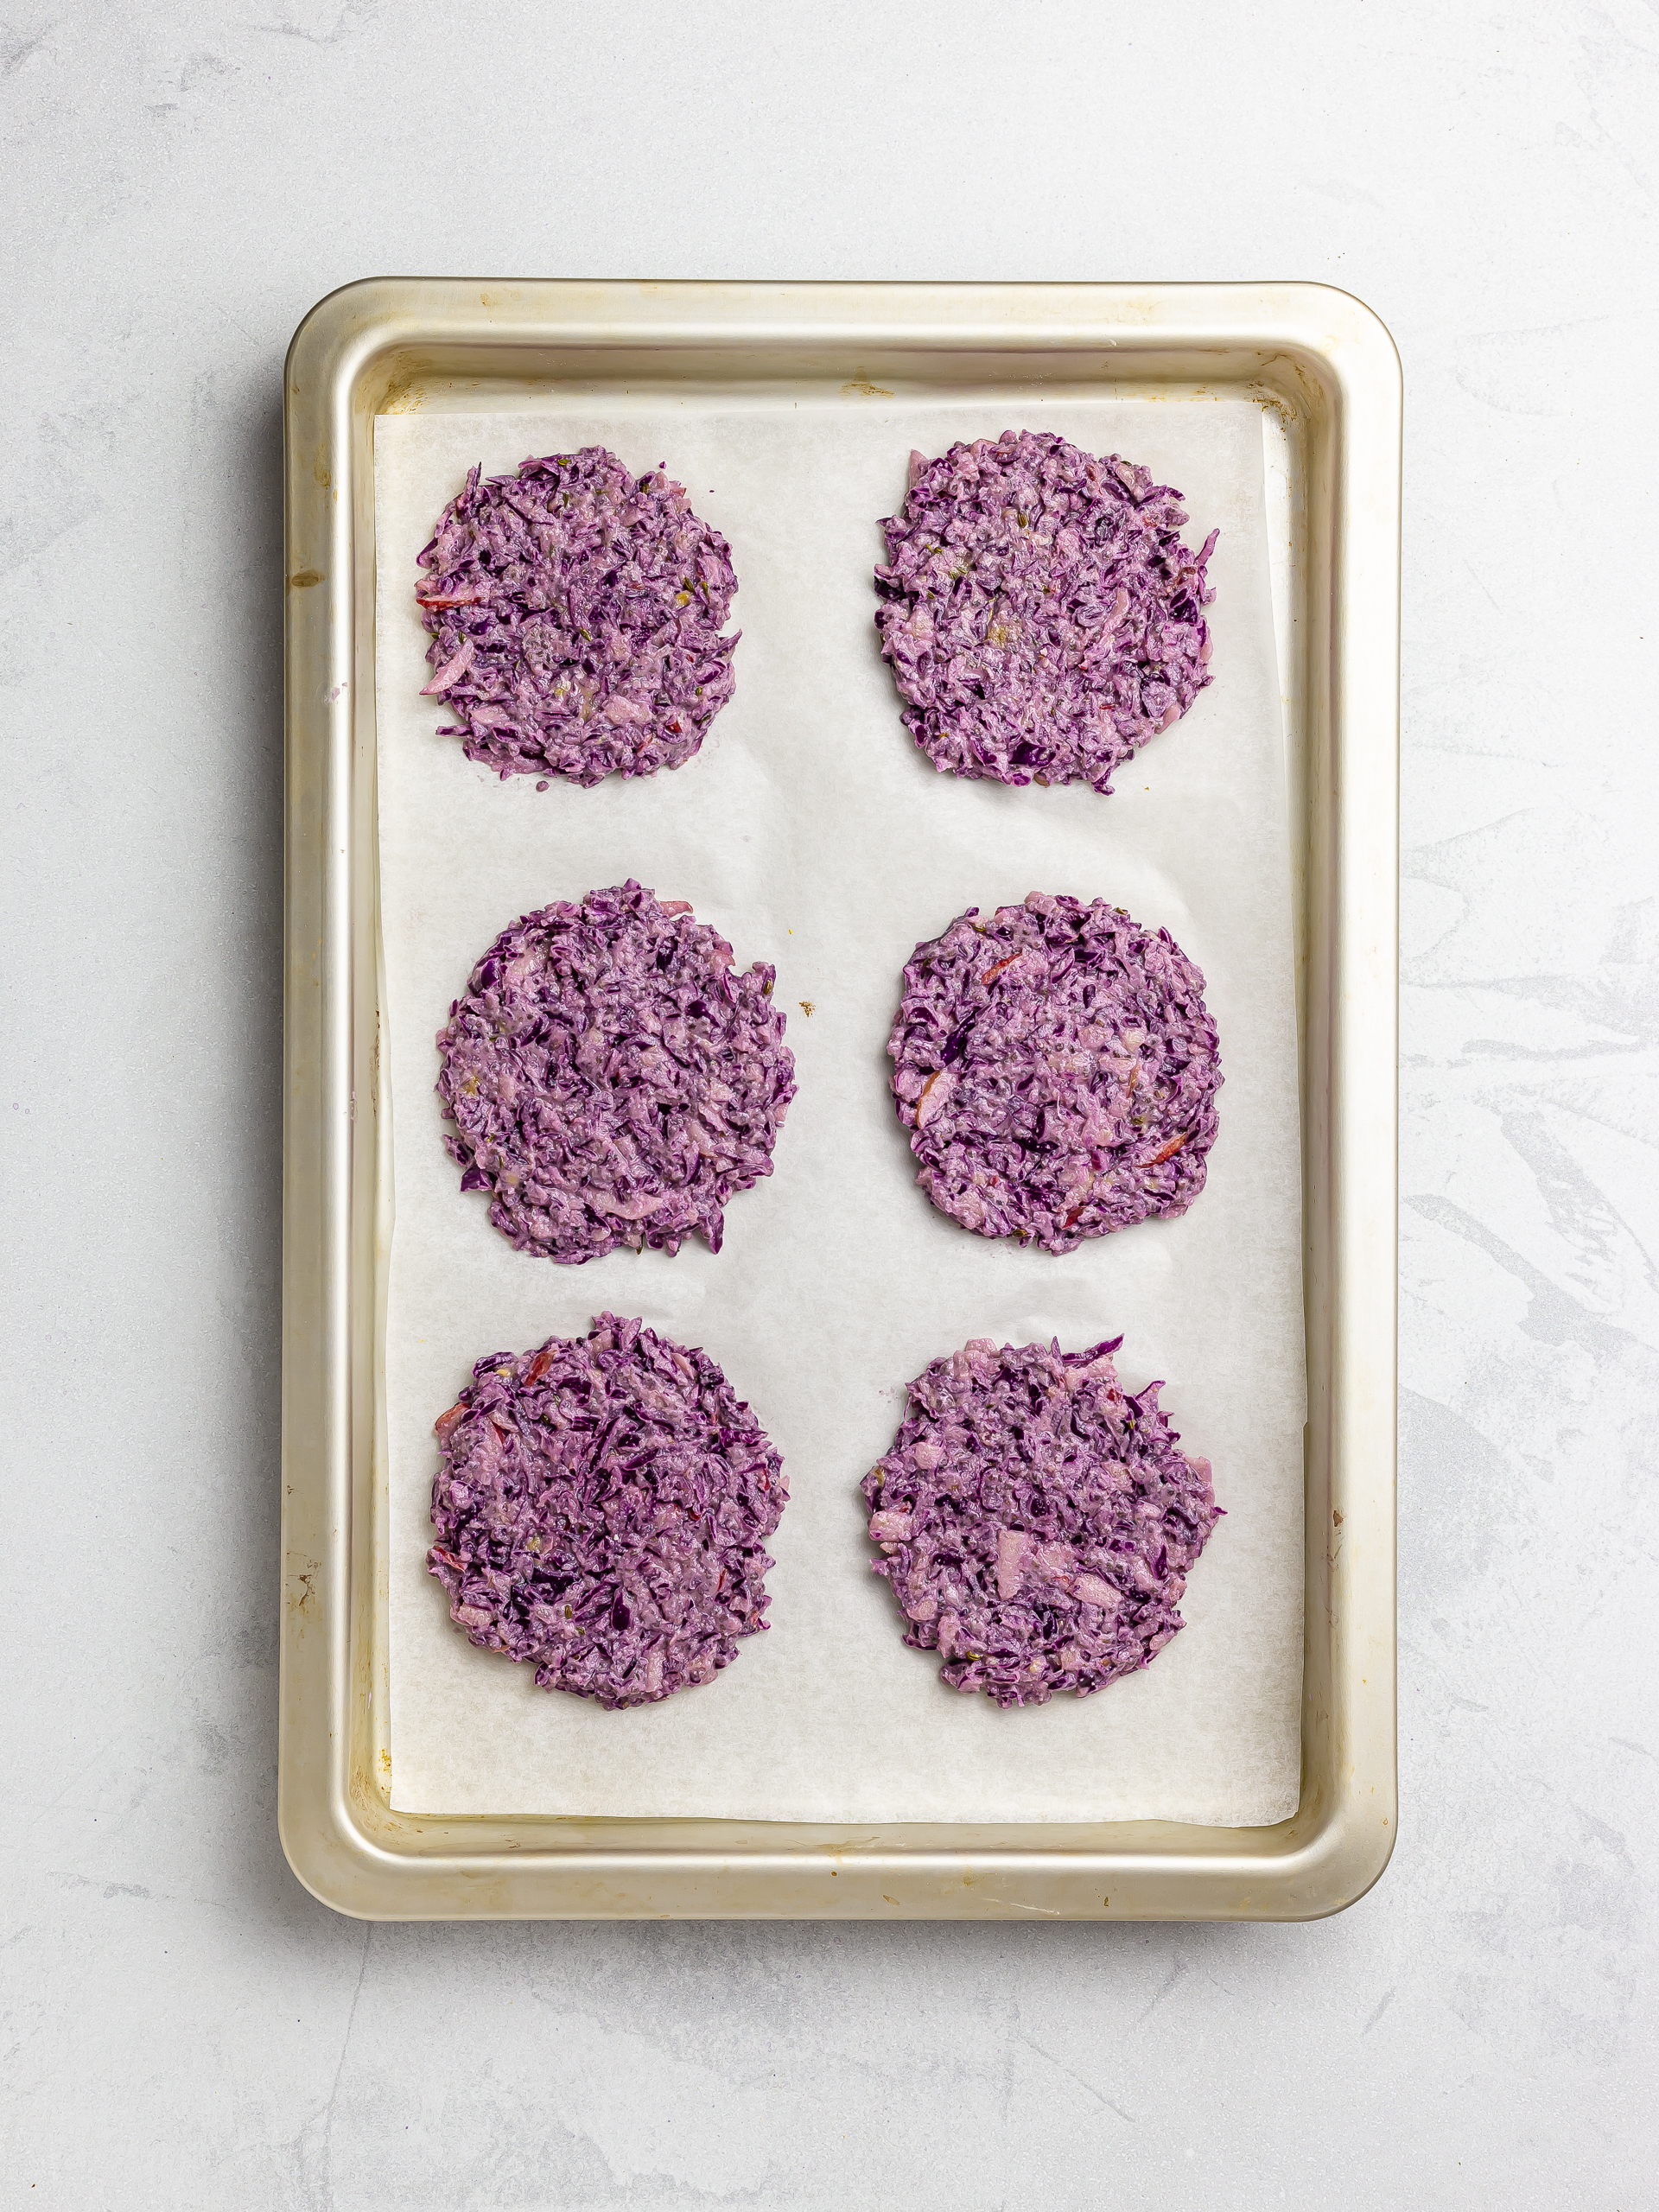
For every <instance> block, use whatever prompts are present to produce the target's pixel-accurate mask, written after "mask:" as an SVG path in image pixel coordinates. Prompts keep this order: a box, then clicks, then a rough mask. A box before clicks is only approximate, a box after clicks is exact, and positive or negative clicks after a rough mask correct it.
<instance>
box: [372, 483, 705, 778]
mask: <svg viewBox="0 0 1659 2212" xmlns="http://www.w3.org/2000/svg"><path fill="white" fill-rule="evenodd" d="M419 560H420V565H421V567H422V569H423V570H424V571H425V574H424V575H423V576H422V578H421V581H420V582H419V583H418V584H417V585H416V598H417V599H418V601H420V607H421V619H422V620H423V622H424V623H425V625H426V626H427V628H428V630H429V631H430V632H431V633H432V643H431V645H429V648H428V649H427V656H426V658H427V660H428V662H429V664H430V666H431V668H432V671H433V673H432V677H431V681H430V682H429V683H427V684H426V685H425V687H424V693H425V695H426V696H431V697H434V698H440V699H442V701H443V702H444V704H445V706H446V707H448V709H449V711H450V712H451V713H452V714H453V715H454V716H455V717H456V720H455V721H454V723H453V724H446V725H445V726H444V727H443V728H442V729H441V730H440V732H439V734H440V735H441V736H448V737H461V738H463V739H464V740H465V741H466V742H465V744H464V746H463V747H462V749H463V751H464V752H465V753H466V754H467V759H468V760H480V761H484V762H486V763H487V765H488V766H490V767H492V768H495V769H498V770H499V772H500V773H501V775H502V776H503V777H504V778H505V777H507V776H511V775H520V776H564V777H568V778H569V780H570V781H571V782H572V783H576V784H596V783H598V782H599V781H600V780H601V778H603V777H605V776H608V775H609V774H610V773H611V772H613V770H614V771H616V772H619V773H620V774H622V775H624V776H651V775H655V773H656V772H657V771H658V769H659V768H677V767H679V766H681V765H682V763H683V762H684V761H687V760H690V758H691V755H692V754H693V753H695V752H696V749H697V747H699V746H700V745H701V744H702V738H703V733H704V731H705V730H706V729H707V728H708V727H709V723H710V722H711V721H713V720H714V717H715V715H717V714H718V713H719V711H720V709H721V707H723V706H724V705H725V703H726V702H727V700H728V699H729V698H730V697H731V696H732V683H733V676H732V650H733V647H734V645H736V643H737V634H736V633H735V632H734V633H733V635H732V636H730V637H729V638H728V637H722V636H721V628H722V626H723V625H724V623H725V621H726V619H727V616H728V614H729V613H730V612H731V605H732V594H734V592H735V591H736V589H737V578H736V576H735V575H734V573H733V569H732V561H731V548H730V546H728V543H726V540H725V539H724V538H723V537H721V534H720V532H719V531H717V530H715V529H713V528H711V527H710V525H709V524H708V523H705V522H702V521H700V520H699V519H698V518H697V517H696V515H695V514H694V513H693V512H692V511H691V506H690V502H689V501H688V499H686V496H685V492H684V489H683V486H680V485H678V484H676V483H673V482H671V480H670V479H669V478H668V477H667V476H666V475H664V473H663V471H662V470H661V469H660V468H658V469H657V470H655V471H654V472H652V474H648V475H645V476H640V477H638V478H636V477H633V476H632V475H630V474H629V473H628V471H627V470H626V468H625V467H623V465H622V463H621V462H620V461H619V460H618V459H617V457H616V455H615V454H613V453H607V451H606V449H605V448H604V447H603V446H584V447H583V448H582V451H581V452H580V453H574V454H569V453H564V454H549V455H548V456H547V457H546V458H545V459H543V460H540V461H537V460H533V459H532V460H530V461H524V463H523V464H522V465H521V467H519V469H518V474H517V475H514V476H493V477H491V478H490V480H489V481H488V482H487V483H485V484H480V482H479V470H478V469H477V468H474V470H473V471H472V473H471V474H470V475H469V476H468V477H467V486H466V489H465V490H464V491H463V492H462V493H461V496H460V497H459V498H458V499H452V500H451V501H450V503H449V505H448V506H447V507H446V508H445V509H444V511H443V512H442V514H441V515H440V516H439V518H438V525H437V529H436V530H435V532H434V533H433V537H432V541H431V543H429V545H427V546H426V547H425V548H424V549H423V551H422V552H421V554H420V556H419Z"/></svg>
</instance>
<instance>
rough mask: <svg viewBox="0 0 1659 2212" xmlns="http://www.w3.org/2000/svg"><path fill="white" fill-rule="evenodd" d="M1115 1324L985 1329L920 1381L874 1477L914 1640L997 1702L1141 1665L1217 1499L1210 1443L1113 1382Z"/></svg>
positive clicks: (945, 1675)
mask: <svg viewBox="0 0 1659 2212" xmlns="http://www.w3.org/2000/svg"><path fill="white" fill-rule="evenodd" d="M1122 1341H1123V1340H1122V1338H1121V1337H1114V1338H1111V1339H1110V1341H1109V1342H1108V1343H1105V1344H1096V1345H1094V1346H1093V1347H1092V1348H1091V1349H1090V1350H1089V1351H1072V1352H1063V1351H1061V1350H1060V1348H1059V1345H1058V1343H1056V1344H1019V1345H1015V1344H1004V1345H1003V1346H1002V1347H1001V1350H1000V1351H999V1350H998V1348H997V1347H996V1345H995V1344H992V1343H991V1342H990V1341H989V1339H988V1338H983V1337H980V1338H975V1339H974V1341H973V1342H972V1343H971V1344H967V1345H965V1346H964V1347H963V1350H962V1351H959V1352H956V1353H953V1354H952V1355H951V1357H950V1358H948V1359H936V1360H935V1361H934V1362H933V1363H932V1365H931V1367H929V1368H928V1369H927V1370H926V1371H925V1373H924V1374H922V1375H919V1376H918V1377H917V1378H916V1380H915V1382H913V1383H912V1384H911V1386H910V1402H909V1404H908V1406H907V1407H906V1413H905V1419H904V1425H903V1426H902V1427H901V1428H900V1429H899V1434H898V1437H897V1439H896V1440H895V1441H894V1444H893V1449H892V1450H891V1451H890V1452H888V1453H887V1457H886V1458H885V1459H882V1460H880V1461H879V1462H878V1464H877V1465H875V1466H874V1468H873V1469H872V1470H871V1471H870V1472H869V1473H868V1475H867V1476H866V1477H865V1478H864V1482H863V1491H864V1498H865V1503H867V1504H868V1506H869V1508H870V1522H869V1533H870V1538H871V1541H873V1542H874V1543H875V1544H877V1545H879V1546H880V1552H881V1556H880V1559H878V1560H873V1561H872V1562H871V1564H872V1566H873V1567H874V1572H875V1573H877V1574H880V1575H882V1576H884V1577H885V1578H886V1580H887V1581H888V1582H889V1583H890V1584H891V1585H892V1586H893V1596H894V1597H895V1598H896V1599H898V1601H899V1611H900V1612H901V1613H902V1614H903V1616H904V1618H905V1624H906V1625H905V1638H904V1640H905V1642H906V1643H908V1644H910V1645H911V1646H912V1649H916V1650H918V1651H938V1654H939V1656H940V1657H941V1658H942V1659H943V1660H944V1666H943V1667H941V1668H940V1669H939V1678H940V1680H941V1681H944V1682H948V1683H949V1684H950V1688H952V1689H956V1690H962V1691H963V1692H972V1691H976V1690H982V1691H983V1692H984V1693H985V1694H986V1696H987V1697H988V1698H990V1699H992V1700H994V1701H995V1703H996V1704H998V1705H1001V1706H1014V1705H1046V1703H1047V1702H1048V1700H1049V1699H1050V1698H1051V1697H1052V1695H1053V1694H1054V1692H1055V1691H1056V1690H1074V1691H1075V1692H1076V1693H1077V1695H1078V1696H1079V1697H1087V1696H1088V1695H1089V1694H1090V1693H1091V1692H1092V1691H1095V1690H1099V1689H1104V1688H1105V1687H1106V1685H1107V1683H1108V1682H1113V1681H1116V1680H1117V1678H1118V1677H1119V1675H1128V1674H1132V1673H1133V1672H1134V1671H1135V1669H1136V1668H1138V1667H1144V1666H1146V1665H1147V1663H1148V1662H1149V1661H1151V1660H1152V1659H1153V1658H1154V1656H1156V1655H1157V1654H1158V1653H1159V1652H1160V1651H1161V1650H1162V1649H1163V1648H1164V1646H1165V1645H1166V1643H1168V1642H1169V1640H1170V1638H1171V1637H1173V1635H1174V1634H1175V1632H1176V1630H1178V1629H1179V1628H1181V1627H1182V1626H1183V1625H1184V1624H1183V1622H1182V1619H1181V1616H1180V1615H1179V1613H1178V1612H1177V1611H1176V1610H1175V1607H1176V1605H1177V1603H1178V1601H1179V1599H1180V1597H1181V1594H1182V1592H1183V1591H1184V1590H1185V1587H1186V1578H1187V1576H1188V1574H1189V1573H1191V1572H1192V1567H1193V1564H1194V1562H1195V1561H1196V1560H1197V1559H1198V1554H1199V1553H1200V1552H1201V1551H1202V1550H1203V1549H1204V1546H1205V1538H1206V1537H1207V1536H1208V1535H1209V1534H1210V1531H1211V1529H1213V1528H1214V1526H1215V1524H1216V1522H1217V1519H1218V1518H1219V1517H1220V1516H1219V1512H1218V1509H1217V1505H1216V1501H1215V1493H1214V1491H1213V1490H1212V1488H1211V1480H1210V1463H1209V1461H1208V1460H1207V1459H1190V1458H1188V1457H1187V1456H1186V1455H1185V1453H1183V1452H1178V1451H1177V1450H1176V1448H1175V1447H1176V1445H1177V1442H1178V1441H1179V1437H1178V1433H1177V1432H1176V1431H1175V1430H1174V1429H1173V1428H1172V1427H1170V1425H1169V1421H1168V1418H1167V1416H1166V1414H1164V1413H1163V1411H1162V1410H1161V1408H1160V1406H1159V1404H1158V1393H1159V1391H1160V1389H1162V1388H1163V1385H1162V1384H1161V1383H1148V1384H1147V1388H1146V1389H1144V1390H1142V1391H1141V1393H1140V1395H1138V1396H1136V1397H1128V1396H1127V1395H1125V1394H1124V1392H1123V1391H1122V1390H1121V1389H1119V1388H1118V1383H1117V1376H1116V1370H1115V1368H1114V1366H1113V1363H1112V1354H1113V1353H1114V1352H1115V1351H1116V1349H1117V1347H1118V1345H1119V1344H1122Z"/></svg>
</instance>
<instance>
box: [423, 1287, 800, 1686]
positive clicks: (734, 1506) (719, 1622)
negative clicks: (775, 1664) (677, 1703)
mask: <svg viewBox="0 0 1659 2212" xmlns="http://www.w3.org/2000/svg"><path fill="white" fill-rule="evenodd" d="M436 1433H437V1437H438V1448H439V1452H440V1454H441V1459H442V1464H441V1465H440V1466H439V1469H438V1472H437V1476H436V1478H435V1481H434V1483H433V1484H432V1521H433V1525H434V1526H435V1528H436V1529H437V1531H438V1541H437V1542H436V1543H435V1544H434V1545H433V1546H432V1548H431V1549H430V1550H429V1552H428V1554H427V1555H426V1556H427V1566H428V1567H429V1569H430V1571H431V1573H434V1574H435V1575H436V1577H437V1579H438V1580H439V1581H440V1582H441V1583H442V1585H443V1586H444V1588H445V1589H446V1590H447V1591H448V1592H449V1600H450V1603H449V1617H450V1618H451V1619H452V1620H453V1621H454V1623H455V1624H456V1625H457V1626H458V1627H460V1628H462V1629H464V1630H466V1632H467V1637H468V1638H469V1639H470V1640H471V1641H472V1642H473V1643H476V1644H478V1645H480V1647H481V1648H483V1649H486V1650H489V1651H505V1653H506V1655H507V1656H508V1657H509V1658H510V1659H515V1660H518V1661H520V1662H523V1663H524V1664H525V1665H527V1666H532V1667H534V1669H536V1682H537V1688H541V1689H544V1690H569V1692H570V1693H571V1694H573V1695H574V1696H576V1697H591V1698H593V1699H594V1700H596V1701H597V1702H598V1703H599V1704H601V1705H603V1706H611V1707H616V1706H630V1705H654V1704H656V1703H657V1702H658V1700H660V1699H663V1698H665V1697H671V1696H672V1695H673V1694H674V1692H675V1691H676V1690H683V1689H690V1688H692V1687H693V1686H694V1685H696V1683H699V1682H707V1681H712V1680H713V1679H714V1676H715V1674H716V1673H717V1672H718V1671H719V1669H721V1668H722V1667H726V1666H729V1665H730V1663H731V1662H732V1661H733V1660H734V1659H735V1658H736V1656H737V1644H738V1639H739V1637H745V1636H754V1635H756V1634H758V1633H759V1631H760V1630H762V1629H764V1628H765V1627H766V1621H765V1620H764V1619H763V1618H762V1615H763V1614H764V1613H765V1611H766V1606H767V1605H768V1604H769V1603H770V1600H769V1599H768V1598H767V1596H766V1588H765V1577H766V1570H767V1568H768V1567H771V1566H772V1560H771V1559H769V1558H768V1557H767V1555H766V1550H765V1548H764V1546H765V1542H766V1538H767V1537H768V1536H769V1535H771V1534H772V1530H773V1529H775V1528H776V1527H777V1526H778V1523H779V1520H780V1519H781V1518H782V1516H783V1510H784V1506H785V1503H786V1501H787V1499H788V1496H789V1486H788V1484H787V1483H786V1482H785V1478H784V1472H783V1461H782V1460H781V1459H779V1456H778V1453H777V1452H776V1451H775V1450H774V1449H773V1448H772V1445H771V1443H770V1442H769V1441H768V1440H767V1438H766V1432H765V1431H764V1429H762V1428H761V1427H760V1423H759V1422H758V1421H756V1420H755V1418H754V1415H753V1414H752V1413H751V1412H750V1410H749V1408H748V1407H747V1406H746V1405H744V1404H743V1403H742V1402H741V1400H740V1399H739V1398H738V1397H737V1396H736V1395H734V1392H733V1389H732V1386H731V1384H730V1383H728V1381H727V1380H726V1377H725V1376H724V1375H722V1374H721V1370H720V1369H719V1368H718V1367H716V1366H715V1363H714V1361H713V1360H712V1359H710V1358H709V1355H708V1353H707V1352H705V1351H697V1350H696V1348H695V1347H690V1346H685V1345H681V1344H671V1342H670V1341H669V1339H668V1338H666V1337H659V1336H658V1335H656V1334H655V1333H654V1332H652V1330H650V1329H646V1328H643V1327H642V1326H641V1325H640V1324H639V1322H638V1321H625V1320H620V1319H618V1318H617V1316H616V1315H615V1314H614V1313H601V1314H600V1315H599V1316H598V1317H597V1319H595V1320H594V1327H593V1332H592V1334H591V1335H590V1336H586V1337H577V1338H565V1337H550V1338H548V1340H547V1342H546V1343H545V1344H543V1345H542V1346H541V1347H540V1349H539V1350H538V1351H533V1352H528V1351H527V1352H521V1353H517V1354H514V1353H512V1352H497V1353H494V1354H493V1355H492V1356H491V1357H489V1358H487V1359H480V1361H479V1363H478V1364H477V1366H476V1367H475V1368H474V1370H473V1380H472V1382H471V1383H468V1385H467V1388H466V1389H464V1390H463V1391H462V1392H461V1396H460V1398H459V1400H458V1401H457V1402H456V1403H455V1404H454V1405H453V1406H451V1407H450V1408H449V1409H448V1412H447V1413H445V1414H441V1415H440V1416H439V1418H438V1421H437V1423H436Z"/></svg>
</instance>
